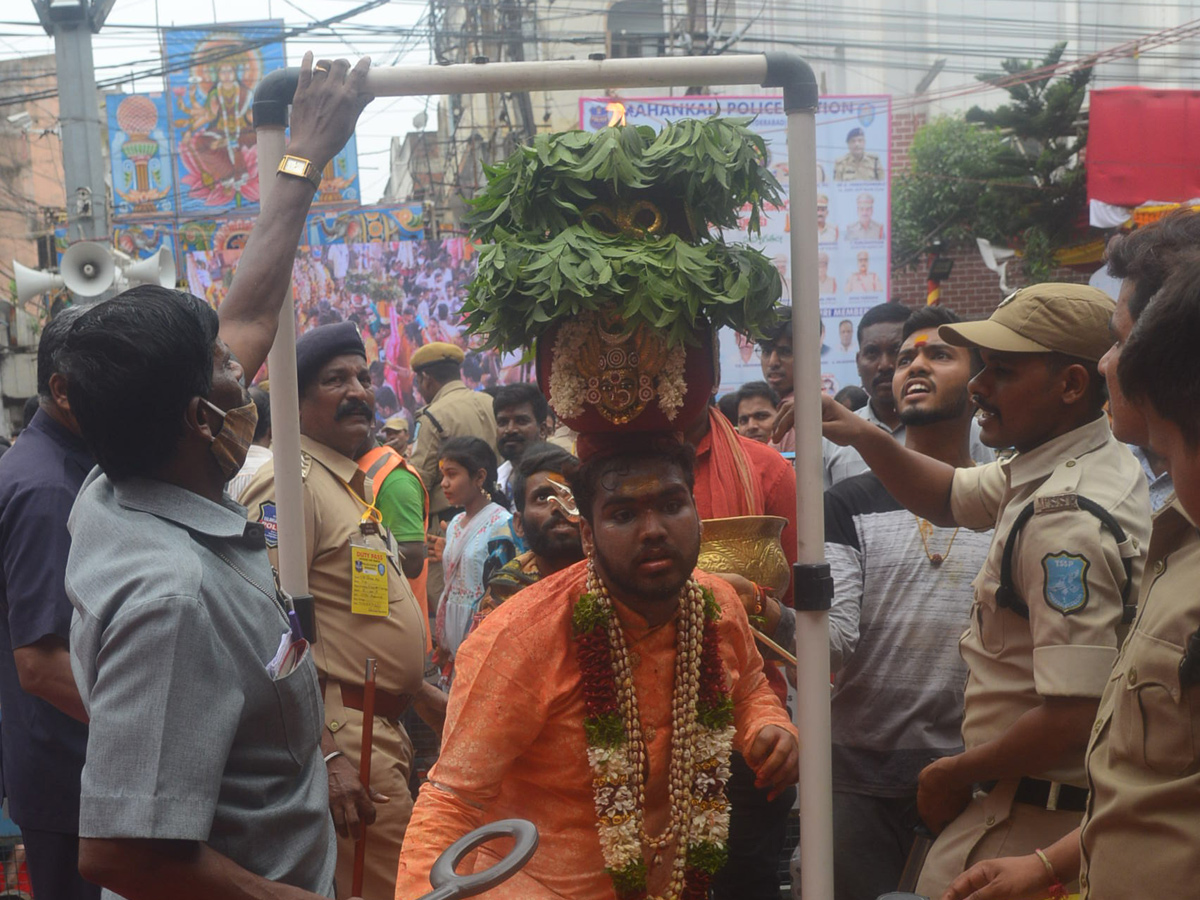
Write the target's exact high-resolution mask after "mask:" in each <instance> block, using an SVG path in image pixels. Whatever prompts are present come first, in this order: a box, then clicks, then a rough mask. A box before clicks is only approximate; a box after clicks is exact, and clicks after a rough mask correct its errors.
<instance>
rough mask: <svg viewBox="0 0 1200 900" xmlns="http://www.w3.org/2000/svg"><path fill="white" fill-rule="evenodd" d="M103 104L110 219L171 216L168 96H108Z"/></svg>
mask: <svg viewBox="0 0 1200 900" xmlns="http://www.w3.org/2000/svg"><path fill="white" fill-rule="evenodd" d="M105 102H106V105H107V112H108V158H109V160H110V161H111V163H112V186H113V218H114V219H120V218H123V217H126V216H143V215H149V216H154V215H163V214H164V213H166V214H171V213H174V212H175V191H174V185H175V181H174V178H173V176H172V172H171V148H170V144H169V142H168V139H167V137H168V135H167V130H168V125H169V116H168V113H167V98H166V96H165V95H163V94H161V93H157V94H109V95H108V96H107V97H106V98H105Z"/></svg>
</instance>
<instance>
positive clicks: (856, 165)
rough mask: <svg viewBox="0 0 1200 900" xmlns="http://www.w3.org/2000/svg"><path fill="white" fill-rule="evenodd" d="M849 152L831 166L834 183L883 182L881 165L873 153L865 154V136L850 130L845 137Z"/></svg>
mask: <svg viewBox="0 0 1200 900" xmlns="http://www.w3.org/2000/svg"><path fill="white" fill-rule="evenodd" d="M846 146H847V147H848V148H849V150H850V152H849V153H847V154H846V155H845V156H843V157H840V158H839V159H838V160H837V161H836V162H834V164H833V180H834V181H883V164H882V163H880V162H879V157H878V156H876V155H875V154H874V153H867V135H866V132H864V131H863V130H862V129H861V128H851V129H850V133H849V134H847V135H846Z"/></svg>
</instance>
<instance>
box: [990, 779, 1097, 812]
mask: <svg viewBox="0 0 1200 900" xmlns="http://www.w3.org/2000/svg"><path fill="white" fill-rule="evenodd" d="M997 784H998V782H995V781H988V782H985V783H983V784H981V785H980V787H981V788H983V791H984V793H986V794H990V793H991V792H992V789H993V788H995V786H996V785H997ZM1087 799H1088V792H1087V788H1081V787H1076V786H1075V785H1073V784H1062V783H1061V782H1058V781H1046V780H1044V779H1042V778H1022V779H1021V781H1020V782H1019V783H1018V784H1017V791H1016V793H1015V794H1013V802H1014V803H1024V804H1027V805H1028V806H1040V807H1041V808H1042V809H1049V810H1056V809H1057V810H1065V811H1066V812H1084V811H1086V810H1087Z"/></svg>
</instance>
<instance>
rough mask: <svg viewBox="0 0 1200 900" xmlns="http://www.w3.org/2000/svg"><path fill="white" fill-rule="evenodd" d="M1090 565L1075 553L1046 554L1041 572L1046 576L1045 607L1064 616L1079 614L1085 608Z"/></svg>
mask: <svg viewBox="0 0 1200 900" xmlns="http://www.w3.org/2000/svg"><path fill="white" fill-rule="evenodd" d="M1091 565H1092V564H1091V563H1090V562H1088V560H1087V559H1086V558H1085V557H1082V556H1079V555H1078V554H1076V553H1067V552H1066V551H1065V550H1064V551H1062V552H1060V553H1047V554H1046V555H1045V556H1044V557H1042V570H1043V572H1044V573H1045V575H1046V585H1045V587H1044V588H1043V594H1044V596H1045V598H1046V605H1047V606H1049V607H1050V608H1051V609H1056V610H1058V611H1059V612H1060V613H1062V614H1063V615H1064V616H1066V615H1070V614H1071V613H1074V612H1079V610H1081V609H1083V608H1084V607H1085V606H1087V602H1088V584H1087V573H1088V569H1089V568H1091Z"/></svg>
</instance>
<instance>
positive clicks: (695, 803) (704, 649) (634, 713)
mask: <svg viewBox="0 0 1200 900" xmlns="http://www.w3.org/2000/svg"><path fill="white" fill-rule="evenodd" d="M720 617H721V607H720V605H719V604H718V603H717V601H716V598H714V597H713V595H712V592H711V591H709V590H708V589H707V588H704V587H701V586H700V585H699V584H698V583H697V582H696V581H694V580H689V581H688V582H687V584H686V585H685V586H684V588H683V590H682V591H681V592H680V612H679V619H678V622H677V638H676V654H675V682H674V689H673V691H672V696H671V761H670V767H669V770H668V779H669V783H670V797H671V800H670V803H671V808H670V817H669V821H668V825H667V828H666V830H665V831H664V832H663V833H662V834H660V835H656V836H651V835H648V834H647V833H646V830H645V822H644V818H643V814H644V808H645V774H646V771H647V762H646V745H645V742H644V741H643V739H642V734H641V717H640V715H639V713H638V707H637V695H636V692H635V691H634V686H633V671H632V666H631V664H630V661H629V650H628V647H627V646H626V643H625V635H624V631H623V629H622V628H621V624H620V621H619V620H618V618H617V615H616V612H615V611H614V609H613V603H612V599H611V598H610V597H609V595H608V591H607V589H606V588H605V587H604V584H603V582H601V581H600V579H599V577H598V576H597V575H596V571H595V568H594V565H593V566H591V567H589V570H588V582H587V591H586V592H585V593H584V594H583V595H582V596H581V597H580V598H579V600H578V601H577V602H576V604H575V607H574V609H573V611H572V616H571V625H572V631H573V633H574V641H575V652H576V658H577V659H578V661H579V668H580V672H581V675H582V687H583V695H584V706H585V709H586V716H585V718H584V723H583V727H584V732H585V734H586V736H587V744H588V751H587V752H588V764H589V765H590V766H591V769H592V785H593V791H594V794H595V802H596V817H597V822H596V830H597V833H598V835H599V838H600V849H601V852H602V854H603V856H604V865H605V871H606V872H607V873H608V875H609V877H610V878H611V879H612V882H613V887H614V888H615V890H616V893H617V897H618V898H619V900H703V898H705V897H707V896H708V886H709V883H710V881H711V879H712V876H713V875H714V874H715V873H716V872H718V871H719V870H720V868H721V867H722V866H723V865H724V864H725V859H726V855H727V850H726V843H727V841H728V839H729V804H728V801H727V800H726V798H725V784H726V782H727V781H728V780H729V756H730V752H731V751H732V749H733V736H734V727H733V701H732V699H731V698H730V696H729V689H728V686H727V683H726V677H725V670H724V667H723V665H722V664H721V657H720V649H719V648H720V639H719V636H718V633H717V623H718V621H719V620H720ZM668 847H669V848H671V849H672V850H673V851H674V862H673V865H672V873H671V882H670V887H669V889H668V891H667V893H666V895H665V896H664V897H662V898H657V897H656V898H650V897H648V895H647V880H648V875H649V870H648V867H647V865H646V860H645V858H644V850H649V851H651V852H652V853H653V855H654V859H657V858H658V854H659V852H660V851H662V850H663V849H666V848H668Z"/></svg>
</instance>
